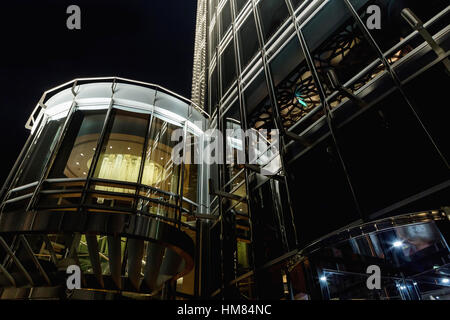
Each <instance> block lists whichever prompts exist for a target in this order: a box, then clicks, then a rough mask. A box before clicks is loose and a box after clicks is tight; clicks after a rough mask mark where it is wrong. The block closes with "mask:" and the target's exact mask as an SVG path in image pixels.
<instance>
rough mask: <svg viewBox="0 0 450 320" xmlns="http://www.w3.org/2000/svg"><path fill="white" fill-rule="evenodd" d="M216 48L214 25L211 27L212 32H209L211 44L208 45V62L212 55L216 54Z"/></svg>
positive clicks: (215, 25)
mask: <svg viewBox="0 0 450 320" xmlns="http://www.w3.org/2000/svg"><path fill="white" fill-rule="evenodd" d="M216 47H217V23H215V24H214V26H213V27H212V32H211V44H210V53H209V58H210V60H211V59H212V57H213V56H214V53H215V52H216Z"/></svg>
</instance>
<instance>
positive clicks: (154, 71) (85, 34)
mask: <svg viewBox="0 0 450 320" xmlns="http://www.w3.org/2000/svg"><path fill="white" fill-rule="evenodd" d="M72 4H75V5H78V6H79V7H80V8H81V30H68V29H67V27H66V20H67V18H68V17H69V14H67V13H66V9H67V7H68V6H69V5H72ZM195 12H196V1H195V0H121V1H118V0H117V1H113V0H82V1H80V0H70V1H66V0H53V1H52V0H28V1H25V0H14V1H8V2H6V1H2V3H1V5H0V41H1V46H0V48H1V49H0V52H1V59H0V108H1V111H2V113H1V125H0V137H1V150H2V158H1V159H2V166H1V169H0V184H3V182H4V180H5V179H6V177H7V175H8V173H9V170H10V169H11V168H12V166H13V164H14V161H15V159H16V158H17V156H18V155H19V153H20V150H21V149H22V147H23V145H24V143H25V140H26V138H27V137H28V135H29V131H28V130H26V129H25V128H24V125H25V122H26V120H27V119H28V117H29V115H30V113H31V111H32V110H33V108H34V107H35V105H36V103H37V102H38V100H39V98H40V97H41V95H42V93H43V92H44V91H45V90H48V89H50V88H53V87H55V86H57V85H59V84H61V83H63V82H66V81H69V80H72V79H74V78H77V77H99V76H120V77H126V78H130V79H135V80H140V81H146V82H152V83H158V84H160V85H162V86H164V87H167V88H168V89H171V90H173V91H175V92H177V93H179V94H181V95H183V96H185V97H188V98H189V97H190V88H191V77H192V59H193V51H194V29H195Z"/></svg>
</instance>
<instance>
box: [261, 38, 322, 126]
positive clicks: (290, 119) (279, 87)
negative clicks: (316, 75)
mask: <svg viewBox="0 0 450 320" xmlns="http://www.w3.org/2000/svg"><path fill="white" fill-rule="evenodd" d="M270 68H271V71H272V76H273V80H274V85H275V94H276V97H277V102H278V107H279V108H280V114H281V118H282V120H283V125H284V126H285V128H290V127H291V126H292V125H294V124H295V123H297V122H298V121H299V120H300V119H302V118H304V117H305V116H306V115H307V114H309V113H310V112H311V111H312V110H314V109H315V108H316V107H318V106H319V105H320V97H319V91H318V89H317V87H316V85H315V83H314V80H313V77H312V74H311V72H310V71H309V68H308V66H307V63H306V61H305V59H304V56H303V53H302V51H301V48H300V42H299V41H298V38H297V36H294V37H292V39H291V40H290V41H289V42H288V43H287V44H286V46H285V47H284V48H283V49H282V50H281V52H280V53H279V54H278V55H277V56H276V57H275V58H274V59H273V60H272V61H271V63H270ZM322 115H323V109H322V108H320V110H318V112H316V113H315V114H314V116H313V117H310V118H309V121H308V123H309V124H311V123H312V122H314V121H316V120H317V119H318V118H320V117H321V116H322Z"/></svg>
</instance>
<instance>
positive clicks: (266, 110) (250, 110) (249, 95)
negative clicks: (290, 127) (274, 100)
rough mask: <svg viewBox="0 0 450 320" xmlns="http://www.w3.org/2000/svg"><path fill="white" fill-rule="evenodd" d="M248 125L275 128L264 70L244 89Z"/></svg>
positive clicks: (256, 127) (257, 127)
mask: <svg viewBox="0 0 450 320" xmlns="http://www.w3.org/2000/svg"><path fill="white" fill-rule="evenodd" d="M244 99H245V107H246V109H247V114H248V126H249V128H255V129H273V128H274V124H273V121H272V118H271V116H270V113H271V112H272V106H271V104H270V100H269V97H268V91H267V86H266V82H265V76H264V71H261V72H260V73H259V74H258V75H257V76H256V78H255V79H253V80H251V83H250V85H249V86H248V87H247V88H246V89H245V91H244Z"/></svg>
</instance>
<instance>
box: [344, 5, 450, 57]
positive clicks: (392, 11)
mask: <svg viewBox="0 0 450 320" xmlns="http://www.w3.org/2000/svg"><path fill="white" fill-rule="evenodd" d="M350 2H351V3H352V5H353V6H354V7H355V9H356V10H357V12H358V15H359V16H360V18H361V20H362V21H363V22H365V23H366V25H367V26H368V27H371V28H368V29H369V32H370V33H371V35H372V37H373V38H374V39H375V41H376V42H377V44H378V46H379V47H380V48H381V50H382V51H383V52H385V51H387V50H388V49H390V48H391V47H393V46H394V45H395V44H397V43H398V42H400V41H401V40H402V39H404V38H406V37H407V36H408V35H409V34H411V33H412V32H413V31H414V29H413V28H412V27H411V26H410V25H409V24H408V23H407V22H406V21H405V19H404V18H403V17H402V15H401V12H402V10H403V9H404V8H409V9H410V10H412V11H413V12H414V14H415V15H416V16H417V17H418V18H419V19H420V20H422V22H423V23H426V22H427V21H428V20H429V19H431V18H432V17H433V16H435V15H436V14H438V13H439V12H441V11H442V10H444V9H445V8H446V7H447V6H448V4H449V2H448V0H432V1H431V2H427V1H381V2H380V1H376V0H369V1H366V2H367V3H365V4H364V5H363V6H362V5H361V3H362V1H361V0H350ZM373 5H377V6H378V7H379V8H380V10H379V15H378V17H380V18H379V19H377V18H376V17H377V16H376V15H377V12H376V11H373V10H372V9H371V10H369V13H368V10H367V9H368V8H369V6H373ZM447 23H448V20H447ZM416 40H417V41H413V42H411V43H409V44H408V45H406V46H403V47H402V48H400V50H398V51H397V52H395V53H394V55H393V56H391V57H390V59H389V60H390V62H392V63H394V62H395V61H397V60H398V59H400V58H402V57H403V56H405V55H406V54H408V53H409V52H410V51H412V49H413V48H414V47H416V46H417V45H418V44H420V43H422V42H423V41H424V40H423V38H421V37H417V38H416Z"/></svg>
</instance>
